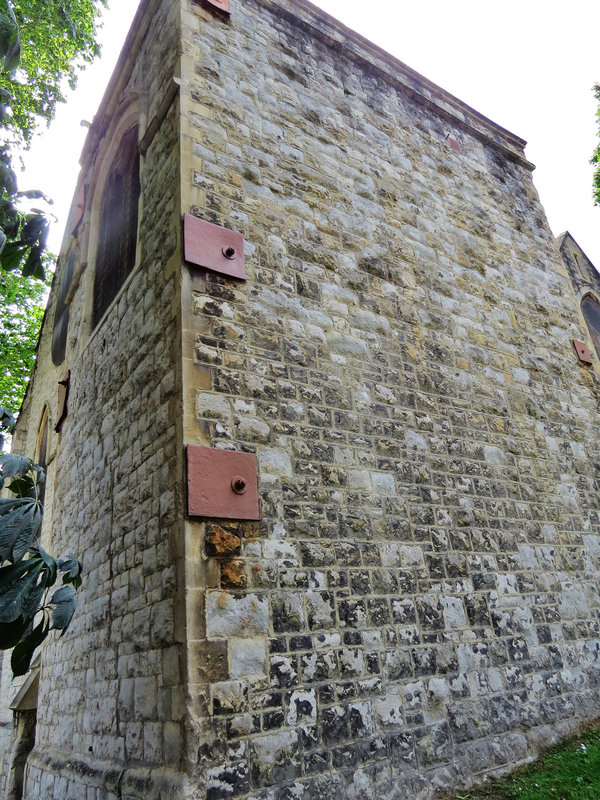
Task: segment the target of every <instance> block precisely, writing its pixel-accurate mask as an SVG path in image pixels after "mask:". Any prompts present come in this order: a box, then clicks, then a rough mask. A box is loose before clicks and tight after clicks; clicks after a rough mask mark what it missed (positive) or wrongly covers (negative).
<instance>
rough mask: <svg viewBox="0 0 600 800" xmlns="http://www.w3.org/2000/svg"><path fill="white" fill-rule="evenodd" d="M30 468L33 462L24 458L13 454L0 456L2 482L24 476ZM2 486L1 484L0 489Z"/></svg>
mask: <svg viewBox="0 0 600 800" xmlns="http://www.w3.org/2000/svg"><path fill="white" fill-rule="evenodd" d="M32 467H33V461H32V460H31V459H30V458H25V456H17V455H15V454H14V453H3V454H2V455H0V474H1V475H2V479H3V480H6V479H7V478H14V477H21V476H23V475H26V474H27V473H28V472H29V470H30V469H31V468H32ZM3 486H4V484H3V483H2V484H0V489H1V488H3Z"/></svg>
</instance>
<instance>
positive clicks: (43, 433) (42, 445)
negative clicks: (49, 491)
mask: <svg viewBox="0 0 600 800" xmlns="http://www.w3.org/2000/svg"><path fill="white" fill-rule="evenodd" d="M34 460H35V463H36V464H38V465H39V466H40V467H41V468H42V469H43V470H44V473H45V477H47V472H48V406H44V410H43V412H42V418H41V421H40V425H39V428H38V435H37V443H36V447H35V459H34ZM38 499H39V501H40V503H41V504H42V505H44V501H45V499H46V480H45V479H44V481H43V482H42V483H40V484H39V485H38Z"/></svg>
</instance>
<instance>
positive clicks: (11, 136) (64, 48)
mask: <svg viewBox="0 0 600 800" xmlns="http://www.w3.org/2000/svg"><path fill="white" fill-rule="evenodd" d="M105 4H106V0H0V66H1V67H2V69H0V130H1V132H2V137H1V139H0V267H2V268H3V269H4V270H14V269H20V270H21V271H22V273H23V275H25V276H26V277H27V276H29V275H33V276H35V277H38V278H42V277H43V273H44V267H43V259H42V254H43V251H44V247H45V244H46V237H47V234H48V222H47V220H46V217H45V215H44V214H43V213H42V212H40V211H39V209H35V208H33V209H31V210H30V212H28V213H27V212H23V210H22V205H21V202H22V200H23V199H24V198H25V197H26V198H27V199H29V200H35V199H39V198H40V197H41V196H42V195H41V193H39V192H29V193H20V192H19V191H18V189H17V180H16V176H15V173H14V170H13V164H12V162H13V158H14V154H15V149H16V148H20V147H27V146H28V145H29V143H30V142H31V137H32V136H33V133H34V131H35V129H36V126H37V125H38V123H39V121H40V120H46V121H48V122H49V121H50V120H51V119H52V117H53V116H54V112H55V110H56V104H57V103H58V102H61V101H62V100H64V99H65V98H64V92H65V90H66V88H67V87H68V86H71V87H72V86H74V84H75V80H76V76H77V72H78V70H79V69H80V68H81V67H82V66H84V65H85V63H86V62H88V61H91V60H92V59H93V58H94V56H95V55H97V53H98V45H97V42H96V26H97V22H98V15H99V12H100V9H101V6H103V5H105Z"/></svg>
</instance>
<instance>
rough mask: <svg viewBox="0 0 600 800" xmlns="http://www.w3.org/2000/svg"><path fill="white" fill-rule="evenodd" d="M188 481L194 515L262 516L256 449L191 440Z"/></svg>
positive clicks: (190, 510) (221, 516) (190, 504)
mask: <svg viewBox="0 0 600 800" xmlns="http://www.w3.org/2000/svg"><path fill="white" fill-rule="evenodd" d="M187 482H188V514H189V515H190V517H219V518H220V519H253V520H259V519H261V517H262V513H261V503H260V497H259V495H258V466H257V461H256V456H255V455H254V453H238V452H235V451H232V450H218V449H216V448H214V447H201V446H199V445H193V444H189V445H188V446H187Z"/></svg>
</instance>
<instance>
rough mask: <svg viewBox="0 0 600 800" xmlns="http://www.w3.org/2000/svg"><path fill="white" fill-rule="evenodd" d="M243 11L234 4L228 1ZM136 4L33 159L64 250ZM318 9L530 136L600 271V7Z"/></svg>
mask: <svg viewBox="0 0 600 800" xmlns="http://www.w3.org/2000/svg"><path fill="white" fill-rule="evenodd" d="M231 2H232V5H233V6H235V3H236V2H237V0H231ZM137 5H138V0H110V9H109V11H108V12H105V21H104V27H103V29H102V32H101V41H102V44H103V49H104V55H103V58H102V59H100V60H99V61H97V62H96V63H95V64H93V65H92V66H90V67H88V68H87V70H86V71H85V72H84V73H83V74H82V75H81V77H80V81H79V88H78V90H77V92H76V93H75V94H74V95H73V96H71V97H70V99H69V102H68V103H67V105H66V106H64V107H61V108H60V109H59V112H58V114H57V118H56V120H55V122H54V123H53V124H52V127H51V128H50V130H49V131H48V130H44V131H43V132H42V133H41V135H40V136H39V137H38V140H37V141H36V143H35V145H34V146H33V147H32V151H31V152H30V153H29V154H28V155H27V158H26V161H27V164H28V165H29V168H28V172H27V173H26V174H25V175H23V176H21V178H20V179H19V186H20V188H21V189H27V188H41V189H43V190H44V191H45V192H46V193H47V194H49V195H50V196H52V197H54V199H55V201H56V205H55V213H56V215H57V217H58V219H59V222H58V223H57V224H56V225H54V230H53V232H52V234H51V239H50V245H51V249H53V250H54V251H55V252H57V251H58V249H59V247H60V241H61V238H62V230H63V227H64V224H65V220H66V216H67V214H68V210H69V205H70V201H71V197H72V194H73V191H74V187H75V181H76V178H77V173H78V157H79V153H80V151H81V147H82V144H83V140H84V138H85V129H84V128H82V127H81V126H80V121H81V120H85V119H87V120H91V118H92V117H93V115H94V111H95V109H96V107H97V105H98V103H99V101H100V98H101V96H102V93H103V90H104V87H105V85H106V83H107V81H108V78H109V76H110V73H111V71H112V68H113V65H114V63H115V61H116V58H117V56H118V53H119V50H120V47H121V44H122V42H123V40H124V38H125V35H126V33H127V29H128V27H129V24H130V22H131V20H132V18H133V15H134V13H135V9H136V8H137ZM316 5H318V6H320V7H321V8H323V9H324V10H325V11H327V12H328V13H330V14H332V15H333V16H335V17H337V18H338V19H340V20H341V21H342V22H344V23H345V24H346V25H348V26H349V27H351V28H353V29H354V30H356V31H358V32H359V33H361V34H362V35H363V36H366V37H367V38H368V39H370V40H371V41H372V42H375V43H376V44H378V45H379V46H381V47H383V48H384V49H385V50H387V51H388V52H390V53H392V54H393V55H395V56H396V57H397V58H399V59H400V60H401V61H404V62H405V63H406V64H407V65H408V66H409V67H412V68H413V69H416V70H417V71H418V72H420V73H421V74H422V75H425V76H426V77H427V78H429V79H431V80H433V81H434V82H435V83H437V84H439V85H440V86H442V87H443V88H444V89H447V90H448V91H450V92H452V93H453V94H454V95H456V96H457V97H458V98H460V99H461V100H463V101H464V102H466V103H468V104H469V105H471V106H472V107H473V108H475V109H476V110H477V111H479V112H481V113H482V114H485V115H486V116H487V117H489V118H490V119H492V120H493V121H494V122H497V123H498V124H500V125H502V126H504V127H505V128H508V130H510V131H512V132H513V133H515V134H517V135H518V136H521V137H522V138H524V139H526V140H527V142H528V146H527V149H526V155H527V157H528V158H529V160H530V161H533V163H534V164H536V166H537V169H536V171H535V172H534V182H535V185H536V187H537V190H538V192H539V195H540V198H541V201H542V203H543V205H544V207H545V209H546V214H547V216H548V220H549V222H550V227H551V229H552V231H553V232H554V234H555V235H558V234H559V233H562V232H563V231H564V230H567V229H568V230H569V231H570V232H571V234H572V235H573V236H574V237H575V239H576V240H577V241H578V243H579V244H580V246H581V247H582V248H583V250H584V251H585V252H586V253H587V255H588V256H589V257H590V259H591V260H592V261H593V262H594V263H595V265H596V267H598V268H599V269H600V207H595V206H594V205H593V202H592V189H591V185H592V173H593V168H592V166H591V165H590V164H589V159H590V156H591V154H592V152H593V150H594V147H595V146H596V142H597V135H596V121H595V120H596V118H595V111H596V105H595V101H594V97H593V94H592V86H593V85H594V83H597V82H600V48H599V47H598V43H597V39H598V25H597V17H598V0H571V2H570V3H564V2H563V0H561V1H560V2H558V0H495V2H493V1H492V0H454V2H453V1H452V0H410V2H409V1H408V0H370V2H365V0H317V2H316Z"/></svg>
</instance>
